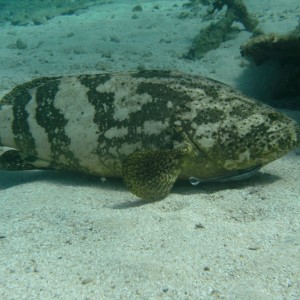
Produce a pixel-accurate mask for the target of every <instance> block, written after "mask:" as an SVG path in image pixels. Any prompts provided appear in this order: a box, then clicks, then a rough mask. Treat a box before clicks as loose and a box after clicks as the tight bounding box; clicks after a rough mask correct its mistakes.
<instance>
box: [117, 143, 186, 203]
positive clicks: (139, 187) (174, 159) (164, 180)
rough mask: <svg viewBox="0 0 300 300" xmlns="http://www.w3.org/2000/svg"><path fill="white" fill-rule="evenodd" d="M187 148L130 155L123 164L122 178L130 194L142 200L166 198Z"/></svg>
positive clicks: (146, 151)
mask: <svg viewBox="0 0 300 300" xmlns="http://www.w3.org/2000/svg"><path fill="white" fill-rule="evenodd" d="M189 151H190V148H189V147H184V148H181V149H175V150H157V151H152V150H143V151H136V152H133V153H132V154H130V155H129V156H128V157H127V158H126V159H125V160H124V162H123V166H122V168H123V170H122V172H123V178H124V181H125V183H126V185H127V187H128V189H129V190H130V192H131V193H133V194H135V195H136V196H138V197H140V198H142V199H144V200H159V199H162V198H164V197H166V196H167V195H168V194H169V193H170V190H171V188H172V187H173V185H174V183H175V181H176V179H177V177H178V175H179V174H180V171H181V162H182V159H183V158H184V156H185V155H187V153H188V152H189Z"/></svg>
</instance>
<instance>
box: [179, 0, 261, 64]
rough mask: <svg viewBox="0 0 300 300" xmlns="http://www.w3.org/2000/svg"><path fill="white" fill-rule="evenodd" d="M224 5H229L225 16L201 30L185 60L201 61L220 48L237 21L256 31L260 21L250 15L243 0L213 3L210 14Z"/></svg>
mask: <svg viewBox="0 0 300 300" xmlns="http://www.w3.org/2000/svg"><path fill="white" fill-rule="evenodd" d="M224 5H227V11H226V14H225V16H224V17H222V18H221V19H220V20H219V21H218V22H215V23H212V24H210V25H209V26H208V27H206V28H204V29H201V30H200V33H199V34H198V35H197V36H196V37H195V38H194V41H193V44H192V46H191V48H190V49H189V50H188V52H187V53H186V54H184V55H183V58H187V59H200V58H202V57H203V56H204V55H205V54H206V53H207V52H208V51H210V50H213V49H216V48H218V47H219V46H220V45H221V43H222V42H224V41H225V40H226V39H228V36H229V34H230V33H231V32H232V24H233V22H235V21H237V22H241V23H242V24H243V25H244V27H245V29H246V30H248V31H250V32H254V31H255V30H256V28H257V25H258V21H257V19H256V18H255V17H253V16H251V15H250V14H249V13H248V11H247V8H246V6H245V5H244V4H243V2H242V1H241V0H215V1H213V2H212V8H211V10H210V11H209V13H210V14H212V13H214V11H215V10H221V9H222V8H223V6H224Z"/></svg>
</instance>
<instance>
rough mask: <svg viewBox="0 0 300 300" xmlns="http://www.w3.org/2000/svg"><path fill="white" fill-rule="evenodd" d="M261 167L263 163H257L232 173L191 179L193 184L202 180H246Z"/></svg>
mask: <svg viewBox="0 0 300 300" xmlns="http://www.w3.org/2000/svg"><path fill="white" fill-rule="evenodd" d="M261 167H262V166H261V165H256V166H254V167H251V168H247V169H243V170H238V171H233V172H232V173H229V174H226V175H224V176H219V177H209V178H203V179H201V178H196V177H190V178H189V181H190V183H191V184H192V185H197V184H199V183H202V182H226V181H235V180H244V179H247V178H249V177H251V176H253V175H254V174H255V173H257V172H258V171H259V170H260V168H261Z"/></svg>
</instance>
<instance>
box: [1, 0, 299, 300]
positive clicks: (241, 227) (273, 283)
mask: <svg viewBox="0 0 300 300" xmlns="http://www.w3.org/2000/svg"><path fill="white" fill-rule="evenodd" d="M141 2H142V1H141ZM245 2H246V3H247V5H248V8H249V10H250V11H251V12H253V13H256V14H257V16H258V17H259V20H260V26H261V28H263V29H264V30H265V31H266V32H271V31H276V32H282V33H284V32H288V31H289V30H292V29H294V28H295V27H296V25H297V22H298V19H299V11H300V3H299V1H298V0H272V1H271V0H268V1H267V0H264V1H261V0H251V1H250V0H249V1H245ZM139 3H140V2H138V1H115V2H114V3H113V4H106V5H100V6H96V7H93V8H90V9H89V10H87V11H84V12H82V13H80V14H78V15H71V16H60V17H56V18H54V19H51V20H49V21H48V22H46V23H45V24H43V25H40V26H35V25H27V26H12V25H10V24H8V23H7V24H1V28H0V36H1V44H0V63H1V68H0V76H1V81H0V91H1V95H3V94H4V93H5V92H7V91H9V89H11V88H12V87H13V86H14V85H16V84H19V83H22V82H24V81H27V80H30V79H32V78H35V77H39V76H50V75H61V74H81V73H91V72H93V73H95V72H102V71H108V72H109V71H115V70H117V71H120V70H125V71H127V70H136V69H137V68H147V69H153V68H160V69H162V68H164V69H170V70H179V71H183V72H187V73H193V74H201V75H205V76H208V77H211V78H214V79H217V80H220V81H223V82H225V83H227V84H230V85H232V86H234V87H237V88H239V89H240V90H242V91H243V92H245V93H246V94H248V95H251V96H253V97H256V98H258V99H267V97H268V90H269V85H270V84H271V83H272V80H270V78H272V76H273V77H274V78H275V77H276V76H277V75H276V72H274V69H276V68H278V66H276V64H274V63H266V64H265V65H263V66H261V67H255V66H252V65H251V64H250V63H249V62H247V61H246V60H245V59H244V58H242V57H241V56H240V53H239V46H240V44H241V43H242V42H243V41H245V40H246V39H247V38H248V37H249V36H250V34H249V33H248V32H246V31H241V32H240V33H239V34H238V36H237V37H236V38H235V39H234V40H229V41H227V42H224V43H223V44H222V45H221V47H220V48H219V49H217V50H214V51H211V52H209V53H208V54H207V55H206V56H205V57H204V58H203V59H202V60H200V61H187V60H184V59H181V58H180V57H181V55H182V53H184V52H185V51H186V49H187V48H188V46H189V45H190V43H191V40H192V38H193V36H194V35H195V33H197V31H198V29H199V26H200V25H201V24H202V26H206V25H207V24H208V21H207V23H205V22H204V23H201V22H200V21H199V19H197V18H195V19H193V18H187V19H179V18H178V17H177V16H178V15H179V14H180V12H181V11H184V9H183V8H182V4H183V3H184V1H143V2H142V7H143V11H142V12H139V13H136V14H137V16H138V18H137V19H132V15H133V12H132V11H131V9H132V7H133V6H134V5H135V4H139ZM176 3H177V4H178V7H173V5H174V4H176ZM155 4H159V7H160V8H159V9H158V10H156V9H153V6H154V5H155ZM204 11H205V8H204V9H203V14H204ZM199 24H200V25H199ZM17 39H21V40H22V41H23V42H25V43H26V44H27V48H26V49H14V48H13V46H12V45H14V44H15V43H16V40H17ZM264 78H268V79H269V80H268V81H266V80H264ZM266 85H267V86H268V88H266ZM287 113H289V114H291V115H292V116H293V117H295V118H296V119H298V120H299V119H300V118H299V115H300V114H299V112H297V111H293V112H288V111H287ZM0 188H1V191H0V299H3V300H6V299H253V300H254V299H264V300H266V299H294V300H296V299H300V291H299V290H300V278H299V274H300V267H299V264H300V255H299V250H300V249H299V245H300V230H299V228H300V226H299V223H300V221H299V213H300V210H299V200H300V157H299V150H298V155H297V150H296V151H294V152H292V153H290V154H289V155H288V156H286V157H284V158H281V159H279V160H277V161H275V162H273V163H271V164H269V165H268V166H266V167H264V168H263V169H262V171H261V172H260V173H259V174H257V175H256V176H254V177H253V178H251V179H249V180H246V181H243V182H232V183H222V184H217V183H215V184H203V185H201V186H197V187H193V186H191V185H190V184H189V183H188V182H186V183H179V184H177V185H176V186H175V188H174V189H173V191H172V193H171V195H170V196H168V197H167V198H166V199H164V200H162V201H159V202H154V203H147V202H143V201H140V200H138V199H137V198H136V197H134V196H133V195H131V194H130V193H129V192H128V191H127V189H126V188H125V186H124V185H123V183H122V181H121V180H110V179H108V180H106V181H104V182H102V181H101V180H100V179H98V178H89V177H87V176H82V175H79V174H72V173H67V172H55V171H30V172H29V171H26V172H25V171H23V172H4V171H2V172H0Z"/></svg>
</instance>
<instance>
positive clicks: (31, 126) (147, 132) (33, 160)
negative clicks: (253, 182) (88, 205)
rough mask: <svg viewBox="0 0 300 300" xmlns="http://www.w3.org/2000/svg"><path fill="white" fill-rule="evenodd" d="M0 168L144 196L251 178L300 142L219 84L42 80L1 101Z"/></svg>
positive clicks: (154, 76)
mask: <svg viewBox="0 0 300 300" xmlns="http://www.w3.org/2000/svg"><path fill="white" fill-rule="evenodd" d="M0 105H1V109H0V145H1V146H6V147H11V148H13V149H9V150H7V151H6V152H4V153H3V154H2V155H1V156H0V169H3V170H11V171H12V170H26V169H63V170H73V171H77V172H81V173H86V174H91V175H96V176H99V177H122V178H123V179H124V181H125V183H126V185H127V187H128V188H129V190H130V191H131V192H132V193H133V194H135V195H137V196H138V197H140V198H143V199H146V200H158V199H162V198H164V197H166V196H167V195H168V194H169V192H170V190H171V188H172V187H173V184H174V182H175V181H176V180H177V179H191V178H192V182H193V184H197V183H198V182H202V181H203V182H207V181H228V180H231V179H232V180H237V179H242V178H246V177H249V175H252V174H253V173H255V172H256V171H258V169H259V168H260V167H261V166H263V165H266V164H268V163H270V162H271V161H273V160H275V159H277V158H279V157H281V156H283V155H285V154H286V153H288V152H289V151H290V150H292V149H293V148H295V147H296V146H297V145H298V144H299V142H300V139H299V134H300V129H299V127H298V126H297V124H296V122H294V121H293V120H291V119H289V118H288V117H286V116H285V115H283V114H282V113H280V112H277V111H275V110H274V109H273V108H271V107H269V106H267V105H264V104H262V103H259V102H257V101H255V100H252V99H249V98H248V97H246V96H244V95H243V94H241V93H240V92H238V91H236V90H234V89H233V88H231V87H228V86H226V85H224V84H222V83H220V82H217V81H214V80H211V79H208V78H205V77H201V76H192V75H186V74H181V73H176V72H167V71H156V70H152V71H151V70H149V71H140V72H133V73H103V74H93V75H81V76H64V77H53V78H51V77H50V78H38V79H35V80H32V81H30V82H27V83H24V84H21V85H19V86H17V87H16V88H14V89H13V90H12V91H11V92H10V93H8V94H7V95H6V96H4V97H3V99H2V100H1V102H0Z"/></svg>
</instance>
